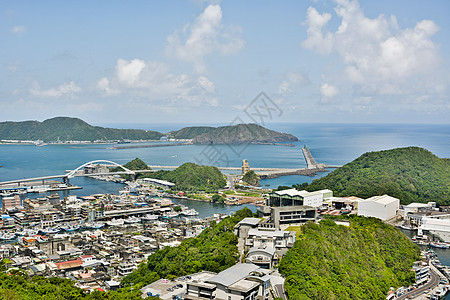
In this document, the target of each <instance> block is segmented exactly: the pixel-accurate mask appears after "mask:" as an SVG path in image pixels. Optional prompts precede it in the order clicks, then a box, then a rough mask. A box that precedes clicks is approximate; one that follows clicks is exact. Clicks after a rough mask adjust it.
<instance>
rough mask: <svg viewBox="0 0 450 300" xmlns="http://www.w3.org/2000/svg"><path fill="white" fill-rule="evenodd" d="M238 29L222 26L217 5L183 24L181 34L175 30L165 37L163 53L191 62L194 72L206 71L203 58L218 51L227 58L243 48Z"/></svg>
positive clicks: (219, 9)
mask: <svg viewBox="0 0 450 300" xmlns="http://www.w3.org/2000/svg"><path fill="white" fill-rule="evenodd" d="M240 35H241V29H240V28H239V27H236V26H226V25H224V24H222V9H221V7H220V5H218V4H215V5H209V6H207V7H206V9H205V10H204V11H203V12H202V13H201V14H200V15H199V16H198V17H197V18H196V19H195V21H194V23H193V24H186V25H185V26H184V28H183V30H182V31H181V32H179V31H176V32H174V33H173V34H171V35H170V36H168V37H167V42H168V44H167V47H166V52H167V53H168V54H169V55H172V56H175V57H177V58H178V59H180V60H182V61H187V62H192V63H194V65H195V68H196V70H197V72H199V73H202V72H204V71H205V70H206V66H205V63H204V57H205V56H207V55H209V54H211V53H213V52H219V53H221V54H223V55H229V54H234V53H237V52H239V51H240V50H241V49H243V48H244V45H245V42H244V40H242V39H241V37H240Z"/></svg>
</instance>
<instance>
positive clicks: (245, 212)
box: [121, 208, 253, 288]
mask: <svg viewBox="0 0 450 300" xmlns="http://www.w3.org/2000/svg"><path fill="white" fill-rule="evenodd" d="M252 215H253V214H252V211H251V210H250V209H248V208H243V209H241V210H239V211H237V212H236V213H235V214H234V215H233V216H230V217H227V218H225V219H223V220H222V221H221V222H219V223H217V224H213V225H212V226H211V227H208V228H206V229H205V230H204V231H203V232H202V233H201V234H200V235H199V236H197V237H196V238H189V239H186V240H184V241H182V242H181V245H180V246H178V247H173V248H171V247H165V248H164V249H162V250H157V251H156V252H155V253H154V254H152V255H150V256H149V257H148V260H147V262H144V263H141V264H140V265H139V268H138V269H137V270H134V271H133V273H131V274H129V275H127V276H126V277H125V278H124V279H123V280H122V282H121V285H122V286H125V287H127V286H130V285H136V284H137V286H135V287H136V288H141V287H143V286H145V285H147V284H150V283H152V282H153V281H156V280H158V279H159V278H175V277H178V276H184V275H187V274H192V273H197V272H200V271H202V270H205V271H211V272H220V271H223V270H225V269H227V268H229V267H231V266H233V265H234V264H236V262H237V260H238V258H239V253H238V248H237V243H238V238H237V236H236V235H235V234H234V233H233V229H234V226H235V225H236V224H237V223H238V222H239V221H241V220H242V219H243V218H245V217H251V216H252Z"/></svg>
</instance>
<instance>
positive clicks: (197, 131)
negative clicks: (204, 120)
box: [167, 126, 216, 139]
mask: <svg viewBox="0 0 450 300" xmlns="http://www.w3.org/2000/svg"><path fill="white" fill-rule="evenodd" d="M214 129H216V128H215V127H210V126H192V127H184V128H181V129H180V130H175V131H171V132H169V133H168V134H167V135H168V136H170V137H171V138H174V139H193V138H195V137H197V136H199V135H201V134H204V133H210V132H212V131H214Z"/></svg>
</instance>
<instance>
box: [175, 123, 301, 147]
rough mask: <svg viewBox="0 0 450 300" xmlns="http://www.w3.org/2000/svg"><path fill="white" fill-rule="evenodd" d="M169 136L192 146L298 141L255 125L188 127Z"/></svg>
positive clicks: (290, 136)
mask: <svg viewBox="0 0 450 300" xmlns="http://www.w3.org/2000/svg"><path fill="white" fill-rule="evenodd" d="M170 135H171V136H174V137H178V138H190V139H193V141H192V142H193V143H194V144H239V143H278V142H293V141H298V139H297V138H296V137H295V136H293V135H291V134H287V133H281V132H277V131H273V130H269V129H267V128H264V127H262V126H260V125H257V124H239V125H234V126H222V127H217V128H214V127H188V128H183V129H181V130H178V131H172V132H171V133H170Z"/></svg>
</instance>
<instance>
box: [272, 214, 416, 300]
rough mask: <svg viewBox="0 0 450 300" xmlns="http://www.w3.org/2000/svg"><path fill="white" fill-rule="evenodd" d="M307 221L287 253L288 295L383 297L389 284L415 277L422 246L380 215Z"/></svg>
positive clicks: (284, 264)
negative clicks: (340, 221)
mask: <svg viewBox="0 0 450 300" xmlns="http://www.w3.org/2000/svg"><path fill="white" fill-rule="evenodd" d="M350 221H351V226H350V227H346V226H342V225H336V223H335V222H334V221H332V220H323V221H321V222H320V224H315V223H312V222H311V223H307V224H306V225H304V226H303V227H302V228H301V233H300V234H299V235H298V237H297V242H296V243H295V246H294V247H293V248H292V249H291V250H289V251H288V252H287V254H286V255H285V257H284V258H283V259H282V261H281V263H280V266H279V270H280V273H281V274H283V275H284V276H285V277H286V282H285V289H286V293H287V295H288V297H289V299H384V298H385V297H386V293H387V291H388V290H389V288H390V287H398V286H402V285H408V284H410V283H412V282H413V281H414V279H415V274H414V272H412V271H411V270H410V269H411V266H412V263H413V262H414V261H415V260H417V259H418V258H419V255H420V250H419V248H418V247H417V246H416V245H414V244H413V243H412V242H411V241H410V240H409V239H408V238H407V237H406V236H405V235H404V234H403V233H402V232H400V231H399V230H397V229H396V228H394V227H392V226H390V225H387V224H384V223H383V222H381V221H380V220H378V219H375V218H365V217H358V216H352V217H350Z"/></svg>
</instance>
